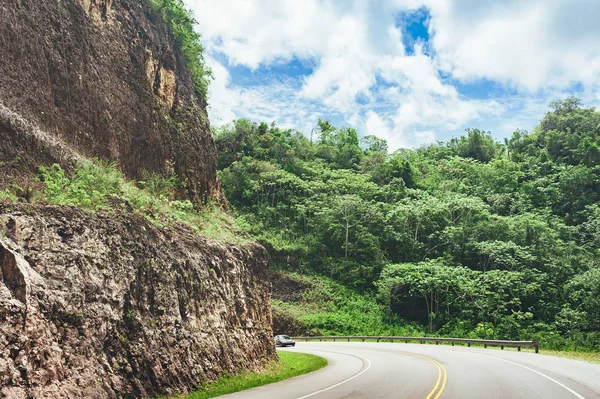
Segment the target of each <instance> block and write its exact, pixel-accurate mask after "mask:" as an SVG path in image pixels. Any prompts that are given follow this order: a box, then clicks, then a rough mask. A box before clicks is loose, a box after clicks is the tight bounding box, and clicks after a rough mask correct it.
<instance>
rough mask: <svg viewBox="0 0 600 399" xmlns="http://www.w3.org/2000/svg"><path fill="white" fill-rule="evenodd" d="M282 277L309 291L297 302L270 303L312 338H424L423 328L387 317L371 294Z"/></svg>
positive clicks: (311, 278)
mask: <svg viewBox="0 0 600 399" xmlns="http://www.w3.org/2000/svg"><path fill="white" fill-rule="evenodd" d="M282 274H283V275H285V276H286V278H289V279H291V280H295V281H297V282H299V283H301V284H302V285H303V286H308V288H307V289H306V290H305V291H304V292H303V293H302V298H301V300H300V302H283V301H281V300H277V299H272V300H271V306H272V307H273V308H274V309H277V310H281V311H282V312H285V313H288V314H290V315H291V316H292V317H294V318H296V319H297V320H299V321H300V322H302V323H303V324H304V326H305V327H306V328H307V329H308V330H309V331H311V332H312V333H313V335H396V336H422V335H423V334H424V327H422V326H419V325H417V324H416V323H407V322H405V321H402V320H401V319H400V318H398V317H394V316H389V315H388V314H386V312H385V309H384V307H383V305H381V304H380V303H378V302H377V301H376V299H375V296H374V294H373V293H372V292H359V291H355V290H353V289H351V288H348V287H345V286H343V285H341V284H339V283H336V282H335V281H333V280H332V279H330V278H327V277H324V276H319V275H305V274H304V275H303V274H298V273H291V272H286V271H282Z"/></svg>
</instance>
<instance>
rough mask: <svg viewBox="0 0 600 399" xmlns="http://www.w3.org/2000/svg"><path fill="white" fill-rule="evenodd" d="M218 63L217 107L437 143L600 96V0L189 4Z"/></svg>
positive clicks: (298, 124)
mask: <svg viewBox="0 0 600 399" xmlns="http://www.w3.org/2000/svg"><path fill="white" fill-rule="evenodd" d="M184 1H185V2H186V4H187V5H188V6H189V7H190V8H191V9H192V10H193V11H194V14H195V17H196V19H197V20H198V22H199V24H198V31H199V32H200V33H201V34H202V36H203V42H204V45H205V48H206V61H207V63H208V64H209V65H210V67H211V68H212V70H213V75H214V81H213V82H212V85H211V88H210V90H209V96H210V97H209V104H210V108H209V117H210V119H211V122H212V124H213V125H221V124H225V123H229V122H231V121H232V120H233V119H235V118H249V119H251V120H256V121H267V122H271V121H276V122H277V123H278V124H279V125H281V126H284V127H290V128H294V129H297V130H299V131H301V132H303V133H306V134H308V133H309V132H310V130H311V128H312V127H314V126H315V124H316V122H317V120H318V119H319V118H322V119H329V120H331V121H332V122H333V123H334V124H335V125H337V126H352V127H355V128H356V129H357V130H358V131H359V133H360V134H361V135H367V134H373V135H376V136H378V137H381V138H384V139H386V140H388V142H389V144H390V148H391V149H397V148H402V147H416V146H422V145H426V144H428V143H431V142H433V141H435V140H448V139H449V138H451V137H452V136H458V135H461V134H462V133H463V132H464V129H465V128H468V127H475V128H481V129H485V130H489V131H491V132H492V134H493V135H494V137H496V138H498V139H501V138H503V137H507V136H510V135H511V134H512V132H513V131H514V130H515V129H517V128H520V129H526V130H531V129H532V128H533V127H534V126H535V125H536V124H537V122H538V121H539V119H540V118H542V117H543V115H544V113H545V112H546V111H547V109H548V108H547V104H548V103H549V102H550V101H552V100H554V99H557V98H562V97H566V96H568V95H573V94H574V95H577V96H579V97H580V98H581V99H582V100H583V101H584V104H586V105H593V106H595V105H597V104H598V103H599V102H600V87H599V84H598V83H599V82H600V80H599V78H600V46H598V45H597V43H598V42H600V24H598V23H597V21H598V20H600V1H596V0H554V1H552V2H550V1H545V0H505V1H496V0H493V1H492V0H285V1H282V0H227V1H225V0H184Z"/></svg>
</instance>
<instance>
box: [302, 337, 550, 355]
mask: <svg viewBox="0 0 600 399" xmlns="http://www.w3.org/2000/svg"><path fill="white" fill-rule="evenodd" d="M293 338H294V339H295V340H296V341H334V342H335V341H336V340H339V341H343V340H347V341H348V342H350V340H353V341H357V340H362V342H365V340H372V341H377V342H380V341H390V342H395V341H404V342H406V343H409V342H420V343H421V344H422V343H424V342H435V344H436V345H439V343H440V342H442V343H451V344H452V346H454V344H467V346H468V347H471V344H473V345H483V347H484V348H487V347H488V345H489V346H499V347H500V349H504V347H505V346H506V347H507V348H510V347H512V348H517V350H518V351H519V352H520V351H521V348H522V347H533V348H535V353H539V352H540V343H539V341H538V340H533V341H502V340H489V339H469V338H437V337H385V336H333V335H330V336H315V337H293Z"/></svg>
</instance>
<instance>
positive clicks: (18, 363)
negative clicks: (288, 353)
mask: <svg viewBox="0 0 600 399" xmlns="http://www.w3.org/2000/svg"><path fill="white" fill-rule="evenodd" d="M268 281H269V280H268V272H267V257H266V252H265V251H264V249H263V248H262V247H259V246H256V245H250V246H249V247H240V248H236V247H231V246H224V245H221V244H218V243H215V242H211V241H209V240H207V239H205V238H203V237H201V236H198V235H197V234H196V233H195V232H193V231H192V230H191V229H189V228H187V227H185V226H175V227H170V228H158V227H156V226H154V225H152V224H150V223H149V222H147V221H146V220H145V219H143V218H141V217H136V216H126V215H123V216H119V217H116V216H115V215H114V214H110V215H107V214H106V215H105V214H96V215H94V214H90V213H87V212H84V211H81V210H78V209H76V208H71V207H56V206H50V205H10V206H8V205H2V204H0V321H1V322H0V397H8V398H116V397H135V398H138V397H147V396H151V395H155V394H164V393H167V394H168V393H174V392H177V391H187V390H189V389H190V388H192V387H194V386H195V385H196V384H198V383H200V382H203V381H206V380H210V379H214V378H215V377H217V376H220V375H222V374H223V372H225V371H228V372H235V371H237V370H239V369H241V368H249V369H256V368H259V367H260V366H261V364H262V362H263V361H264V360H265V359H271V358H273V357H274V356H275V352H274V346H273V343H272V329H271V316H270V312H269V311H268V307H269V295H270V287H269V282H268ZM3 395H4V396H3Z"/></svg>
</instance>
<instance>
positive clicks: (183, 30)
mask: <svg viewBox="0 0 600 399" xmlns="http://www.w3.org/2000/svg"><path fill="white" fill-rule="evenodd" d="M151 4H152V8H153V10H154V12H155V13H157V14H158V15H160V17H161V18H162V19H163V21H164V22H165V23H166V24H167V26H168V27H169V32H170V33H171V35H173V37H174V38H175V40H176V42H177V46H178V47H179V50H180V51H181V53H182V54H183V56H184V57H185V59H186V61H187V65H188V68H189V69H190V72H191V73H192V78H193V80H194V88H195V89H196V93H198V95H199V96H200V98H202V100H203V101H204V102H206V96H207V91H208V85H209V83H210V80H211V78H212V73H211V71H210V69H209V68H208V67H207V66H206V64H205V63H204V57H203V52H204V47H203V46H202V43H201V42H200V34H198V33H196V31H195V30H194V26H195V25H196V23H197V22H196V20H195V19H194V17H193V16H192V12H191V11H189V10H187V9H186V8H185V5H184V3H183V1H182V0H151Z"/></svg>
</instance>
